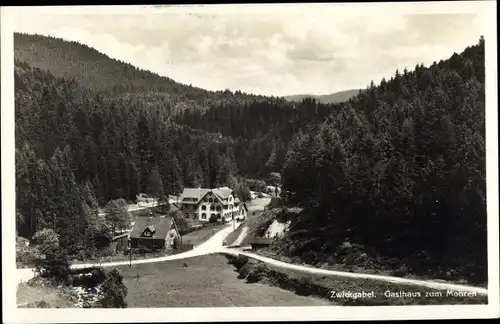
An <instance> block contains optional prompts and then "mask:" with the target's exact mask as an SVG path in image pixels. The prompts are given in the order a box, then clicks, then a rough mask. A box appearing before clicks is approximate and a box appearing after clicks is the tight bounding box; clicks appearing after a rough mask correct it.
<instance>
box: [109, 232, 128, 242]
mask: <svg viewBox="0 0 500 324" xmlns="http://www.w3.org/2000/svg"><path fill="white" fill-rule="evenodd" d="M128 235H129V233H128V232H125V233H122V234H119V235H115V236H113V237H112V238H111V241H116V240H118V239H121V238H123V237H126V236H128Z"/></svg>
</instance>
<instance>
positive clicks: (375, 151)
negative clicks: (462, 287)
mask: <svg viewBox="0 0 500 324" xmlns="http://www.w3.org/2000/svg"><path fill="white" fill-rule="evenodd" d="M484 82H485V66H484V40H483V39H482V38H481V40H480V42H479V44H477V45H475V46H471V47H468V48H467V49H465V51H464V52H463V53H461V54H460V55H458V54H454V55H453V56H451V58H450V59H449V60H446V61H441V62H439V63H434V64H433V65H432V66H430V67H429V68H424V67H423V66H421V65H419V66H417V68H416V70H415V71H413V72H408V71H404V72H403V73H399V72H397V73H396V75H395V76H394V77H393V78H392V79H391V80H389V81H385V80H384V81H382V82H381V84H380V85H379V86H374V85H373V84H372V85H371V86H370V87H369V88H368V89H367V90H365V91H363V92H362V93H361V94H360V95H358V96H357V97H356V98H354V99H352V100H350V101H349V102H347V103H346V104H345V105H344V107H343V108H342V110H341V112H340V113H339V114H337V115H336V116H331V117H330V118H329V119H328V120H326V121H325V122H324V123H322V124H321V125H320V126H319V127H318V129H317V130H314V131H311V132H300V133H299V134H297V136H296V137H295V138H294V140H293V143H292V144H291V146H290V148H289V150H288V152H287V156H286V161H285V164H284V167H283V172H282V177H283V192H284V195H285V197H286V200H287V202H288V204H289V205H298V206H302V207H305V210H304V212H303V213H302V214H301V215H300V216H299V217H298V218H296V219H293V222H292V226H291V229H290V232H289V233H288V236H287V238H286V239H285V242H284V244H283V248H284V249H283V251H284V252H285V253H286V254H289V255H292V256H301V257H303V258H304V259H306V260H307V262H310V263H320V264H321V262H325V260H330V261H332V262H334V263H335V262H336V261H338V260H339V258H341V257H342V255H341V253H340V252H339V250H338V247H339V246H341V245H342V244H347V243H346V242H349V244H348V246H352V245H353V244H358V245H359V246H361V247H362V250H363V251H364V252H366V253H367V254H368V255H369V256H371V257H373V260H377V259H378V260H379V261H380V260H381V258H382V259H384V260H386V261H387V263H388V264H393V266H396V267H401V266H402V264H404V267H405V271H407V272H410V273H418V274H437V276H438V277H443V276H445V274H447V278H448V279H450V278H453V277H454V276H455V277H456V276H459V277H460V276H461V277H462V278H463V277H466V278H467V279H469V280H471V281H478V282H485V281H486V278H487V277H486V276H487V248H486V230H487V226H486V181H485V180H486V173H485V154H486V151H485V119H484V118H485V83H484ZM491 216H493V215H491ZM359 262H361V261H359Z"/></svg>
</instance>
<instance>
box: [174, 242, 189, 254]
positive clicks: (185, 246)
mask: <svg viewBox="0 0 500 324" xmlns="http://www.w3.org/2000/svg"><path fill="white" fill-rule="evenodd" d="M193 248H194V244H188V243H182V245H181V246H180V247H178V248H177V249H173V250H172V254H179V253H184V252H187V251H190V250H192V249H193Z"/></svg>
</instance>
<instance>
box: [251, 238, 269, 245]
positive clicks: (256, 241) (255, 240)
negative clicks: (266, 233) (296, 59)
mask: <svg viewBox="0 0 500 324" xmlns="http://www.w3.org/2000/svg"><path fill="white" fill-rule="evenodd" d="M272 243H273V239H272V238H271V237H252V238H251V239H250V240H249V241H248V244H265V245H271V244H272Z"/></svg>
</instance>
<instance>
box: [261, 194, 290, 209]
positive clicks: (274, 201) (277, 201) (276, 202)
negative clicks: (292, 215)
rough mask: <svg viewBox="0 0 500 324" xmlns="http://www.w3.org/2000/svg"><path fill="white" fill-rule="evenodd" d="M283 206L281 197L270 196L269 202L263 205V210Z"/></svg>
mask: <svg viewBox="0 0 500 324" xmlns="http://www.w3.org/2000/svg"><path fill="white" fill-rule="evenodd" d="M281 207H285V202H284V201H283V198H281V197H271V200H270V201H269V204H268V205H266V206H265V207H264V209H265V210H271V209H274V208H281Z"/></svg>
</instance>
